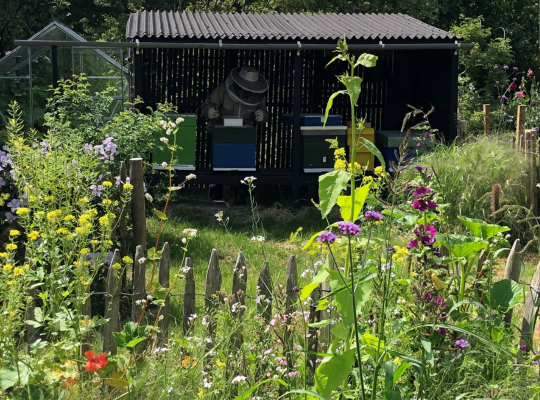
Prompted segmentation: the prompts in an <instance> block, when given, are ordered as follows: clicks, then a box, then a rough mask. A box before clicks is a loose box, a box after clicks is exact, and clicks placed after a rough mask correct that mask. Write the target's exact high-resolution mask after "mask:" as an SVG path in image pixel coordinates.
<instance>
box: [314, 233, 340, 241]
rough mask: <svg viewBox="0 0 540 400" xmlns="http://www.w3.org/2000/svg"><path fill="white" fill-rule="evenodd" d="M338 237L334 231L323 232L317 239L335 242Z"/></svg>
mask: <svg viewBox="0 0 540 400" xmlns="http://www.w3.org/2000/svg"><path fill="white" fill-rule="evenodd" d="M336 239H337V235H336V234H334V233H332V232H323V233H321V234H320V235H319V236H318V237H317V241H318V242H321V243H328V244H331V243H334V242H335V241H336Z"/></svg>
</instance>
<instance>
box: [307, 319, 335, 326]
mask: <svg viewBox="0 0 540 400" xmlns="http://www.w3.org/2000/svg"><path fill="white" fill-rule="evenodd" d="M331 323H332V320H331V319H325V320H323V321H319V322H313V323H312V324H308V325H309V327H311V328H322V327H325V326H328V325H330V324H331Z"/></svg>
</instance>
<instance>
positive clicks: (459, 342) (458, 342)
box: [455, 339, 469, 349]
mask: <svg viewBox="0 0 540 400" xmlns="http://www.w3.org/2000/svg"><path fill="white" fill-rule="evenodd" d="M455 345H456V346H458V347H461V348H462V349H464V348H465V347H468V346H469V342H467V341H466V340H465V339H458V340H456V342H455Z"/></svg>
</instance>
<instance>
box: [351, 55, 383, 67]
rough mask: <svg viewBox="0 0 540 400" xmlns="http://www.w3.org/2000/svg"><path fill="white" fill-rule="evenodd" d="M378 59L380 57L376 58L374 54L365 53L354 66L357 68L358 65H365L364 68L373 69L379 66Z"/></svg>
mask: <svg viewBox="0 0 540 400" xmlns="http://www.w3.org/2000/svg"><path fill="white" fill-rule="evenodd" d="M378 58H379V57H377V56H374V55H373V54H367V53H364V54H362V55H361V56H360V57H358V60H356V63H355V64H354V66H355V67H357V66H358V65H363V66H364V67H368V68H372V67H374V66H375V65H377V59H378Z"/></svg>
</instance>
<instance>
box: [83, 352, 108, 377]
mask: <svg viewBox="0 0 540 400" xmlns="http://www.w3.org/2000/svg"><path fill="white" fill-rule="evenodd" d="M84 355H85V356H86V364H85V366H84V369H85V370H87V371H88V372H96V371H97V370H98V369H101V368H105V367H106V366H107V363H108V362H109V360H107V356H106V355H105V353H101V354H100V355H99V356H97V357H96V356H94V352H93V351H92V350H88V351H87V352H86V353H84Z"/></svg>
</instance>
